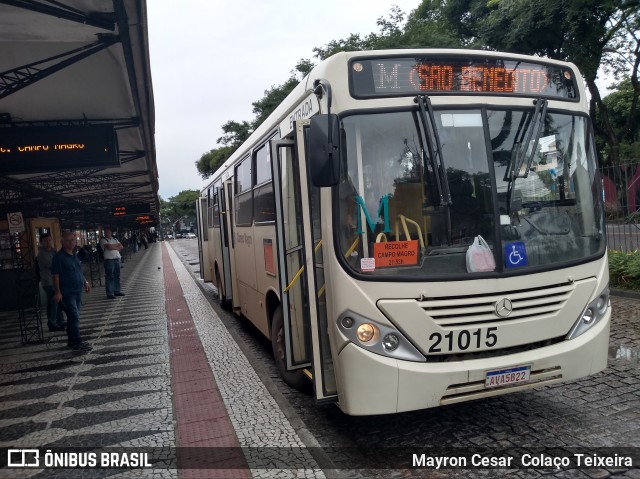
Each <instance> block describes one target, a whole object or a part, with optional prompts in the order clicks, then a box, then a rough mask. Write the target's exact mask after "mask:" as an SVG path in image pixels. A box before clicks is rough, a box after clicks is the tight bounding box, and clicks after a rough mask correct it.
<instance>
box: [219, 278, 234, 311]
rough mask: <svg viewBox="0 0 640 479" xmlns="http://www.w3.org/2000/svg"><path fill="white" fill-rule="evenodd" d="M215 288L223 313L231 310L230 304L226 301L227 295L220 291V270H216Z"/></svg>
mask: <svg viewBox="0 0 640 479" xmlns="http://www.w3.org/2000/svg"><path fill="white" fill-rule="evenodd" d="M216 288H218V299H219V300H220V307H221V308H222V309H224V310H225V311H229V310H230V309H231V302H230V301H229V300H228V299H227V295H226V294H225V293H224V291H222V284H221V282H220V270H219V269H218V268H216Z"/></svg>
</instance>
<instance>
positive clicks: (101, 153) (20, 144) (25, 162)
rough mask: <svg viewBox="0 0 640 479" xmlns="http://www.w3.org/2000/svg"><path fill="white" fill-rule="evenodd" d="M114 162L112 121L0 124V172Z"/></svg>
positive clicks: (117, 158) (116, 154) (116, 156)
mask: <svg viewBox="0 0 640 479" xmlns="http://www.w3.org/2000/svg"><path fill="white" fill-rule="evenodd" d="M117 166H120V152H119V151H118V141H117V136H116V133H115V130H114V128H113V125H73V126H10V127H4V128H0V174H6V173H43V172H47V171H61V170H69V169H76V168H95V167H102V168H105V167H117Z"/></svg>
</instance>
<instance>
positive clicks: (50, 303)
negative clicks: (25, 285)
mask: <svg viewBox="0 0 640 479" xmlns="http://www.w3.org/2000/svg"><path fill="white" fill-rule="evenodd" d="M55 255H56V250H55V249H54V247H53V237H52V236H51V234H49V233H43V234H41V235H40V247H39V248H38V257H37V261H38V269H39V271H40V284H41V285H42V289H43V290H44V292H45V295H46V297H47V326H48V327H49V331H51V332H55V331H64V330H65V329H67V324H66V323H65V321H64V314H63V313H62V305H61V304H60V303H58V302H57V301H54V299H53V279H52V277H51V263H52V262H53V257H54V256H55Z"/></svg>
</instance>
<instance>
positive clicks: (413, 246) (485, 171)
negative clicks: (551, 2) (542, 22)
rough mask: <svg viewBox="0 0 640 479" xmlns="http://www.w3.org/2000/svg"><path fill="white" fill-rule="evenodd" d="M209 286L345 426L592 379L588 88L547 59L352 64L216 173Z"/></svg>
mask: <svg viewBox="0 0 640 479" xmlns="http://www.w3.org/2000/svg"><path fill="white" fill-rule="evenodd" d="M198 205H199V210H200V213H199V214H200V234H199V236H198V237H199V240H200V252H201V258H202V265H203V266H202V269H201V271H202V275H203V278H204V279H205V280H206V281H212V282H213V283H215V285H216V286H217V288H218V290H219V292H220V299H221V301H222V303H223V305H226V306H228V307H229V308H231V309H232V310H233V311H234V312H235V313H237V314H238V315H242V316H244V317H246V318H248V319H249V320H250V321H251V322H252V323H253V324H255V326H256V327H257V328H258V329H259V330H260V331H261V332H262V333H263V334H264V335H265V336H267V337H269V338H271V341H272V344H273V350H274V354H275V358H276V362H277V364H278V368H279V370H280V372H281V374H282V376H283V377H284V379H285V381H286V382H287V383H288V384H290V385H291V386H293V387H301V386H302V385H303V384H304V382H305V381H308V380H309V379H310V380H311V381H312V383H313V390H314V394H315V396H316V399H317V400H318V401H331V402H335V403H336V404H337V405H338V406H339V407H340V408H341V409H342V411H344V412H345V413H347V414H350V415H368V414H387V413H396V412H401V411H410V410H416V409H422V408H430V407H435V406H439V405H444V404H451V403H456V402H460V401H467V400H471V399H478V398H486V397H490V396H495V395H500V394H505V393H510V392H516V391H522V390H525V389H528V388H531V387H536V386H543V385H548V384H552V383H556V382H559V381H566V380H571V379H576V378H580V377H584V376H587V375H590V374H594V373H596V372H598V371H601V370H602V369H604V368H605V367H606V362H607V350H608V338H609V327H610V317H611V311H610V302H609V297H608V264H607V256H606V239H605V232H604V223H603V221H604V220H603V207H602V191H601V184H600V182H599V179H598V173H597V169H596V152H595V149H594V138H593V131H592V127H591V123H590V119H589V116H588V104H587V98H586V95H585V90H584V85H583V80H582V78H581V76H580V74H579V72H578V70H577V68H576V67H575V65H572V64H570V63H563V62H559V61H554V60H548V59H543V58H536V57H529V56H522V55H516V54H506V53H496V52H485V51H470V50H390V51H367V52H349V53H339V54H336V55H334V56H332V57H331V58H328V59H327V60H325V61H323V62H322V63H320V64H319V65H318V66H316V67H315V68H314V69H313V70H312V71H311V73H310V74H309V75H308V76H307V77H306V78H305V79H303V80H302V82H301V83H300V84H299V85H298V86H297V87H296V88H295V89H294V90H293V91H292V93H291V94H290V95H289V96H288V97H287V98H286V99H285V100H284V101H283V102H282V104H280V105H279V106H278V107H277V109H276V110H275V111H274V112H273V113H272V114H271V115H270V116H269V118H268V119H267V120H266V121H265V122H264V123H263V124H262V125H261V126H260V127H259V128H257V129H256V131H255V132H254V133H253V134H252V135H251V137H250V138H249V139H248V140H247V141H246V142H245V143H244V144H243V145H242V146H241V147H240V148H239V149H238V150H237V151H236V152H235V153H234V154H233V155H232V156H231V158H229V160H228V161H226V162H225V164H224V165H223V166H222V167H221V168H220V169H219V170H218V171H216V172H215V173H214V175H213V176H212V178H211V182H210V184H208V186H207V187H206V188H204V189H203V191H202V195H201V199H200V201H199V204H198Z"/></svg>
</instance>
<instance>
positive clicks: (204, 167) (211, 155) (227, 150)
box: [196, 146, 236, 180]
mask: <svg viewBox="0 0 640 479" xmlns="http://www.w3.org/2000/svg"><path fill="white" fill-rule="evenodd" d="M235 150H236V149H235V148H233V147H231V146H222V147H220V148H214V149H213V150H211V151H209V152H207V153H203V154H202V156H201V157H200V159H199V160H198V161H196V168H197V169H198V173H200V176H201V177H202V179H203V180H206V179H207V178H209V177H210V176H211V175H213V173H214V172H215V171H216V170H217V169H218V168H220V167H221V166H222V164H223V163H224V162H225V161H227V159H229V157H230V156H231V154H232V153H233V152H234V151H235Z"/></svg>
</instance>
